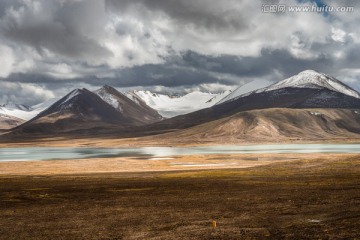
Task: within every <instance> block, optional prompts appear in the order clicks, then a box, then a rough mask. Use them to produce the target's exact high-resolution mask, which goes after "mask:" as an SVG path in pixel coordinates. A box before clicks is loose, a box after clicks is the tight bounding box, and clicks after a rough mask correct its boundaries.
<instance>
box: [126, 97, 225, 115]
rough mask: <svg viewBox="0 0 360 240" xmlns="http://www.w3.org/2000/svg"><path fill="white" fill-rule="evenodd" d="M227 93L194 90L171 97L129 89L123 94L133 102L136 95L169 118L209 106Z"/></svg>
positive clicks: (135, 100)
mask: <svg viewBox="0 0 360 240" xmlns="http://www.w3.org/2000/svg"><path fill="white" fill-rule="evenodd" d="M229 93H230V91H225V92H223V93H219V94H215V93H204V92H199V91H196V92H192V93H189V94H186V95H184V96H180V97H172V96H169V95H165V94H157V93H152V92H150V91H131V92H127V93H125V95H126V96H127V97H128V98H130V99H131V100H133V101H134V102H137V97H138V98H140V99H142V100H143V101H144V102H145V103H146V104H147V105H149V106H150V107H152V108H154V109H155V110H157V111H158V112H159V113H160V114H161V115H162V116H164V117H167V118H170V117H174V116H177V115H182V114H186V113H190V112H194V111H197V110H200V109H203V108H208V107H211V106H213V105H214V104H216V103H217V101H219V100H220V99H222V98H224V97H225V96H226V95H228V94H229Z"/></svg>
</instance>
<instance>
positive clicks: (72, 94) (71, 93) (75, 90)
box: [60, 88, 85, 107]
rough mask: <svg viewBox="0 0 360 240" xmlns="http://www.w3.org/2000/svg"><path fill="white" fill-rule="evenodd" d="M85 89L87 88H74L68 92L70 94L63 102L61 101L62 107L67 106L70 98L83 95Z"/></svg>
mask: <svg viewBox="0 0 360 240" xmlns="http://www.w3.org/2000/svg"><path fill="white" fill-rule="evenodd" d="M84 91H85V89H79V88H77V89H74V90H72V91H71V92H70V93H68V95H66V96H65V97H64V98H63V99H64V100H62V102H61V103H60V105H61V106H62V107H66V106H67V105H68V102H69V101H70V100H72V99H73V98H74V97H76V96H78V95H81V94H82V93H83V92H84Z"/></svg>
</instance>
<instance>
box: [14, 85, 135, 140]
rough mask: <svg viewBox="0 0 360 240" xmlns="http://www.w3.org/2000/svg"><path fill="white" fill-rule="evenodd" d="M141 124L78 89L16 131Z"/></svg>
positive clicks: (93, 94) (85, 90)
mask: <svg viewBox="0 0 360 240" xmlns="http://www.w3.org/2000/svg"><path fill="white" fill-rule="evenodd" d="M139 124H141V122H139V121H135V120H133V119H130V118H128V117H126V116H124V115H123V114H122V113H121V112H119V111H117V110H116V109H115V108H113V107H112V106H111V105H109V104H108V103H106V102H104V101H103V100H102V99H101V98H100V97H99V96H98V95H96V94H95V93H93V92H91V91H89V90H87V89H85V88H84V89H75V90H73V91H72V92H70V93H69V94H67V95H66V96H65V97H63V98H61V99H60V100H59V101H57V102H55V103H54V104H53V105H51V106H50V107H49V108H48V109H46V110H45V111H43V112H41V113H40V114H39V115H37V116H36V117H35V118H33V119H31V120H30V121H28V122H26V123H24V124H23V125H21V126H19V127H17V128H15V130H16V131H22V132H30V133H37V132H40V133H41V132H45V133H48V132H66V131H72V130H78V129H91V128H99V127H107V126H113V125H116V126H119V127H127V126H133V125H139Z"/></svg>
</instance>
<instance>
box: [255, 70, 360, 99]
mask: <svg viewBox="0 0 360 240" xmlns="http://www.w3.org/2000/svg"><path fill="white" fill-rule="evenodd" d="M282 88H315V89H323V88H326V89H329V90H331V91H335V92H339V93H343V94H345V95H348V96H352V97H355V98H360V94H359V93H358V92H357V91H355V90H354V89H352V88H350V87H349V86H347V85H345V84H343V83H342V82H340V81H339V80H337V79H336V78H334V77H331V76H328V75H326V74H324V73H320V72H317V71H314V70H306V71H303V72H300V73H299V74H297V75H295V76H292V77H290V78H287V79H285V80H282V81H280V82H277V83H275V84H273V85H270V86H269V87H266V88H263V89H259V90H257V91H255V92H256V93H259V92H268V91H273V90H277V89H282Z"/></svg>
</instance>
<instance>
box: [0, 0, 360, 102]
mask: <svg viewBox="0 0 360 240" xmlns="http://www.w3.org/2000/svg"><path fill="white" fill-rule="evenodd" d="M269 4H285V5H286V6H312V5H314V6H334V7H336V6H352V7H354V11H353V12H330V13H317V12H288V11H286V12H285V13H265V12H263V11H262V9H263V6H264V5H269ZM359 11H360V1H356V0H337V1H335V0H313V1H310V0H256V1H254V0H222V1H218V0H191V1H190V0H0V104H4V103H6V102H10V101H11V102H16V103H23V104H27V105H33V104H37V103H39V102H42V101H46V100H48V99H51V98H54V97H60V96H62V95H64V94H66V93H67V92H69V91H71V90H72V89H74V88H83V87H85V88H88V89H90V90H93V89H96V88H99V87H100V86H102V85H105V84H107V85H111V86H113V87H116V88H118V89H120V90H123V91H126V90H132V89H146V90H151V91H155V92H163V93H170V94H184V93H187V92H191V91H209V92H221V91H224V90H227V89H233V88H235V87H237V86H240V85H242V84H245V83H247V82H250V81H252V80H256V79H268V80H270V81H274V82H275V81H279V80H282V79H284V78H287V77H290V76H292V75H295V74H297V73H299V72H301V71H303V70H306V69H314V70H317V71H320V72H323V73H326V74H328V75H332V76H334V77H337V78H338V79H339V80H341V81H343V82H345V83H346V84H348V85H350V86H351V87H353V88H355V89H356V90H360V28H359V27H358V26H359V25H360V12H359Z"/></svg>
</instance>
